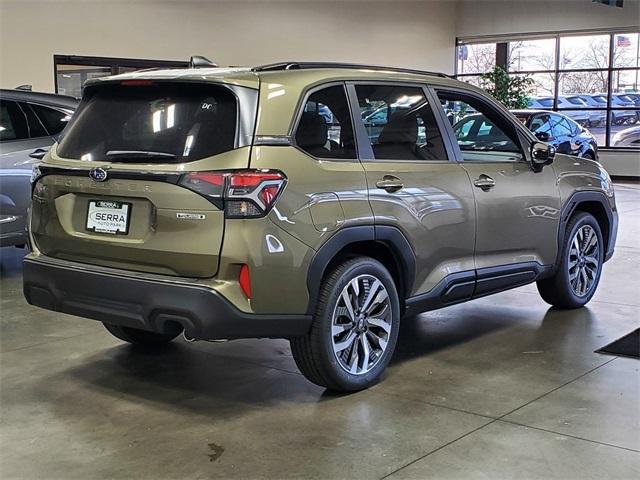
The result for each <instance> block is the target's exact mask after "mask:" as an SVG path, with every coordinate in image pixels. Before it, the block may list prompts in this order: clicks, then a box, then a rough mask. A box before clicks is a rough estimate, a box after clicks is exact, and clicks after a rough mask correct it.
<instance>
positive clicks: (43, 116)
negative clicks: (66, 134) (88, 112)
mask: <svg viewBox="0 0 640 480" xmlns="http://www.w3.org/2000/svg"><path fill="white" fill-rule="evenodd" d="M31 107H32V108H33V110H34V111H35V112H36V115H38V117H39V118H40V120H41V121H42V124H43V125H44V126H45V127H46V129H47V131H48V132H49V135H57V134H59V133H60V132H62V130H63V129H64V127H66V126H67V123H68V122H69V120H70V119H71V114H69V113H66V112H62V111H60V110H56V109H54V108H49V107H43V106H42V105H34V104H31Z"/></svg>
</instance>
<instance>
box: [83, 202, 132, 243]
mask: <svg viewBox="0 0 640 480" xmlns="http://www.w3.org/2000/svg"><path fill="white" fill-rule="evenodd" d="M130 216H131V204H130V203H124V202H114V201H111V200H89V208H88V210H87V230H89V231H92V232H98V233H110V234H112V235H117V234H122V235H126V234H127V233H128V232H129V217H130Z"/></svg>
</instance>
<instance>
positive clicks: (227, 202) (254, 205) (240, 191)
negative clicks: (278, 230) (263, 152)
mask: <svg viewBox="0 0 640 480" xmlns="http://www.w3.org/2000/svg"><path fill="white" fill-rule="evenodd" d="M285 183H286V177H285V176H284V175H283V174H282V173H280V172H277V171H273V170H238V171H212V172H192V173H187V174H186V175H184V176H182V178H181V179H180V182H179V185H180V186H182V187H185V188H188V189H189V190H193V191H194V192H197V193H199V194H200V195H202V196H203V197H206V198H207V199H209V201H211V202H212V203H214V204H216V205H218V206H219V207H222V206H224V210H225V215H226V217H227V218H256V217H262V216H264V215H266V214H267V213H268V212H269V210H270V209H271V207H272V206H273V204H274V203H275V202H276V200H277V198H278V195H279V194H280V192H281V191H282V189H283V188H284V185H285Z"/></svg>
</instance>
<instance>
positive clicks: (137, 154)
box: [105, 150, 176, 160]
mask: <svg viewBox="0 0 640 480" xmlns="http://www.w3.org/2000/svg"><path fill="white" fill-rule="evenodd" d="M105 155H106V156H107V158H118V157H126V158H166V159H168V160H170V159H173V158H176V156H175V155H174V154H173V153H166V152H151V151H147V150H109V151H108V152H107V153H105Z"/></svg>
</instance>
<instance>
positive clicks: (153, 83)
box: [31, 78, 257, 278]
mask: <svg viewBox="0 0 640 480" xmlns="http://www.w3.org/2000/svg"><path fill="white" fill-rule="evenodd" d="M256 83H257V82H256ZM256 106H257V90H255V89H253V88H250V87H246V86H240V85H237V82H236V84H224V83H217V84H216V83H212V82H200V83H198V82H186V81H182V82H179V83H176V82H174V81H159V80H148V79H139V78H136V79H130V80H119V81H108V82H100V83H98V84H96V85H92V86H90V87H88V88H87V89H86V91H85V96H84V98H83V101H82V103H81V105H80V107H79V109H78V111H77V112H76V115H75V116H74V118H73V119H72V121H71V123H70V125H69V127H68V128H67V130H66V131H65V133H64V135H63V138H62V139H61V141H60V143H59V145H57V146H54V148H52V150H51V152H50V155H49V156H48V157H47V158H46V160H45V163H43V164H42V165H41V166H40V168H39V172H36V176H37V177H38V178H37V180H36V182H35V183H34V187H33V210H32V221H31V232H32V238H33V240H34V242H35V245H36V247H37V248H38V249H39V250H40V251H41V252H42V253H43V254H45V255H47V256H51V257H55V258H59V259H65V260H71V261H77V262H82V263H86V264H94V265H101V266H109V267H115V268H122V269H127V270H134V271H140V272H150V273H158V274H167V275H177V276H184V277H197V278H205V277H212V276H214V275H215V274H216V271H217V269H218V260H219V255H220V250H221V247H222V239H223V234H224V224H225V216H224V212H223V208H222V205H221V204H220V203H219V202H218V201H216V200H215V199H211V198H209V197H207V196H206V195H202V194H200V193H198V192H197V190H198V188H197V185H196V186H195V188H194V187H193V185H191V188H185V186H183V185H185V182H184V178H185V176H186V174H187V173H188V172H203V171H212V170H225V169H242V168H247V167H248V164H249V158H250V143H251V139H252V136H253V132H252V129H253V125H254V123H255V122H254V119H255V110H256ZM191 183H193V181H192V182H191Z"/></svg>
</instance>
